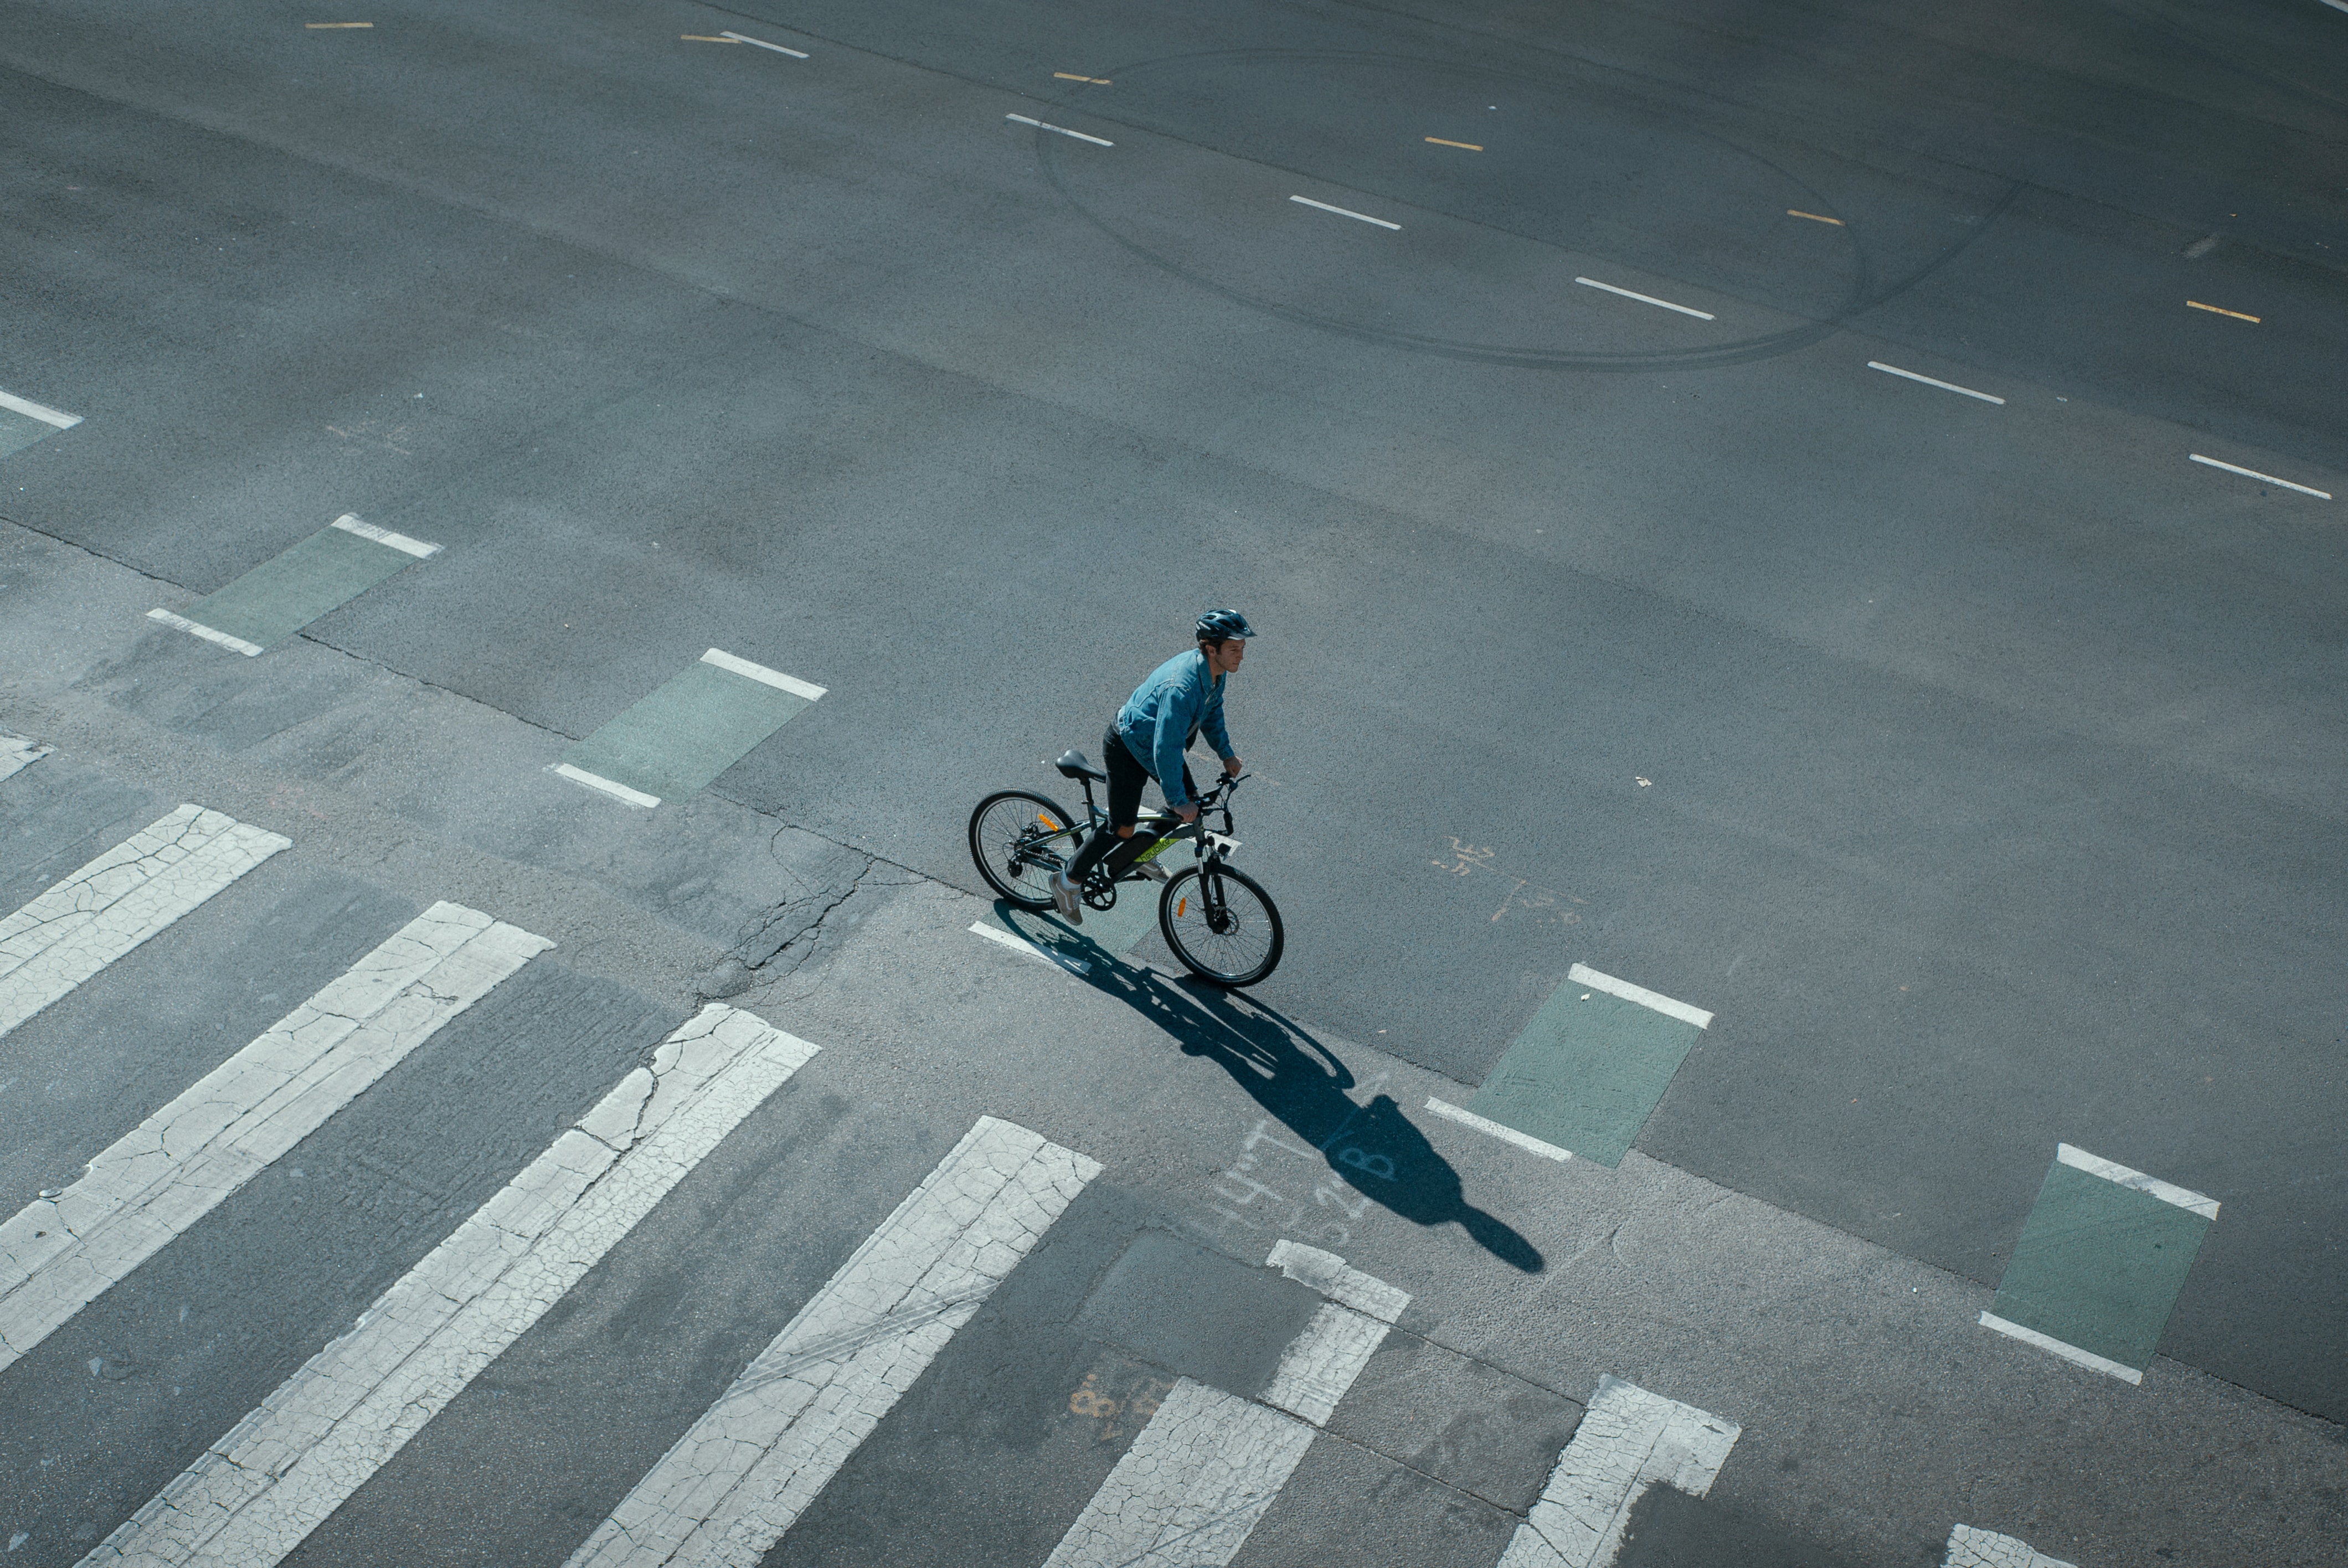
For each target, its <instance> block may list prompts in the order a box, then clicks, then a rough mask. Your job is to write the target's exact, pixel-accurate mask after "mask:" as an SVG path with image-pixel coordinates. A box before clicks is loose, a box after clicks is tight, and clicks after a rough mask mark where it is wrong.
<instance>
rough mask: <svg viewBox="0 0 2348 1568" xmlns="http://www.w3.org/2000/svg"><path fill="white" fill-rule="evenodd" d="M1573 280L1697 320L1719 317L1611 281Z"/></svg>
mask: <svg viewBox="0 0 2348 1568" xmlns="http://www.w3.org/2000/svg"><path fill="white" fill-rule="evenodd" d="M1573 281H1574V282H1577V283H1580V284H1581V286H1582V287H1583V288H1585V289H1603V290H1605V291H1606V292H1608V293H1610V294H1620V295H1622V297H1623V298H1624V299H1626V300H1636V301H1638V302H1640V303H1641V304H1643V305H1660V306H1662V307H1663V309H1664V310H1667V311H1677V312H1679V313H1680V314H1682V315H1684V316H1694V317H1695V318H1696V320H1698V321H1702V322H1710V321H1717V320H1719V319H1720V318H1719V317H1717V316H1715V315H1714V314H1713V313H1711V312H1710V311H1700V310H1697V309H1696V308H1695V307H1694V306H1693V305H1675V304H1673V303H1672V302H1671V301H1669V300H1659V299H1657V298H1655V296H1654V295H1653V294H1640V293H1633V292H1632V291H1630V290H1629V289H1618V288H1616V287H1615V286H1614V285H1613V284H1612V283H1601V282H1599V281H1598V280H1597V279H1595V278H1576V279H1574V280H1573Z"/></svg>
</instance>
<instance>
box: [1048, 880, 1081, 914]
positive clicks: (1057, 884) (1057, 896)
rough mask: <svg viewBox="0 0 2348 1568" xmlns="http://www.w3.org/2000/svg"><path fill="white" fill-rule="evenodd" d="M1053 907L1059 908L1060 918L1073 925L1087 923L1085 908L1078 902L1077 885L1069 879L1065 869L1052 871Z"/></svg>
mask: <svg viewBox="0 0 2348 1568" xmlns="http://www.w3.org/2000/svg"><path fill="white" fill-rule="evenodd" d="M1052 907H1053V908H1055V909H1057V910H1058V911H1059V912H1060V918H1062V919H1063V920H1066V922H1068V924H1070V925H1071V926H1081V925H1083V924H1084V923H1085V912H1084V909H1083V907H1081V906H1080V905H1078V904H1077V902H1076V884H1075V883H1073V882H1071V881H1069V880H1068V874H1067V873H1066V872H1065V871H1055V872H1053V873H1052Z"/></svg>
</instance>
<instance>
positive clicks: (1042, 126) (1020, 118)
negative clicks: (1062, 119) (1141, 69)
mask: <svg viewBox="0 0 2348 1568" xmlns="http://www.w3.org/2000/svg"><path fill="white" fill-rule="evenodd" d="M1003 118H1004V119H1007V120H1015V121H1016V122H1018V123H1019V124H1021V125H1032V126H1034V127H1035V128H1036V129H1037V130H1056V131H1058V132H1059V133H1060V134H1061V135H1062V136H1073V137H1075V138H1076V139H1077V140H1078V141H1088V142H1091V143H1092V144H1093V145H1094V146H1095V147H1115V146H1116V145H1117V143H1115V142H1113V141H1104V140H1102V139H1101V138H1099V137H1097V136H1086V134H1085V133H1084V132H1083V131H1080V130H1070V129H1069V128H1067V127H1066V126H1064V125H1050V124H1047V123H1045V121H1043V120H1040V119H1030V118H1027V117H1026V116H1025V115H1024V114H1007V115H1004V117H1003Z"/></svg>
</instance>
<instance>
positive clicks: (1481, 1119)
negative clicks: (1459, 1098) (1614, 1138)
mask: <svg viewBox="0 0 2348 1568" xmlns="http://www.w3.org/2000/svg"><path fill="white" fill-rule="evenodd" d="M1426 1108H1427V1109H1428V1110H1429V1111H1432V1112H1435V1113H1436V1114H1437V1116H1447V1117H1449V1118H1450V1119H1451V1120H1452V1121H1454V1122H1458V1123H1459V1124H1460V1125H1461V1126H1463V1127H1473V1128H1475V1129H1476V1131H1478V1132H1488V1133H1489V1134H1491V1135H1492V1136H1493V1137H1495V1138H1498V1140H1499V1141H1500V1142H1501V1143H1514V1144H1515V1145H1516V1146H1517V1147H1518V1148H1519V1149H1523V1150H1525V1151H1527V1152H1528V1153H1534V1154H1539V1155H1540V1157H1541V1158H1542V1159H1544V1160H1559V1161H1563V1160H1570V1159H1572V1158H1573V1151H1572V1150H1570V1149H1560V1148H1559V1147H1558V1146H1557V1145H1556V1144H1554V1143H1542V1142H1541V1141H1540V1139H1539V1138H1536V1137H1534V1136H1533V1135H1532V1134H1531V1133H1529V1132H1518V1131H1517V1130H1516V1129H1515V1128H1514V1127H1503V1126H1501V1125H1500V1124H1499V1123H1498V1122H1495V1121H1493V1120H1492V1119H1491V1118H1489V1117H1488V1116H1478V1115H1477V1114H1476V1112H1473V1111H1469V1110H1466V1109H1464V1108H1462V1107H1460V1106H1457V1105H1454V1104H1452V1103H1451V1102H1449V1101H1448V1100H1429V1101H1428V1102H1426Z"/></svg>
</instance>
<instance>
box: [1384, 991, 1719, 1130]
mask: <svg viewBox="0 0 2348 1568" xmlns="http://www.w3.org/2000/svg"><path fill="white" fill-rule="evenodd" d="M1711 1023H1712V1014H1710V1013H1708V1012H1706V1011H1704V1009H1702V1008H1694V1007H1690V1006H1689V1005H1688V1004H1687V1003H1685V1002H1683V1001H1674V1000H1673V999H1671V998H1669V997H1667V996H1663V995H1661V994H1659V993H1657V992H1655V991H1651V990H1649V989H1647V988H1646V987H1644V986H1639V985H1633V984H1632V983H1631V982H1630V981H1628V980H1623V979H1616V978H1615V977H1613V976H1612V975H1606V974H1601V973H1600V972H1599V971H1597V970H1596V969H1593V968H1590V967H1588V966H1587V965H1584V964H1576V965H1574V966H1573V968H1571V969H1570V970H1568V971H1567V973H1566V981H1565V984H1564V985H1562V986H1560V987H1559V988H1558V989H1557V990H1556V992H1555V993H1554V994H1553V995H1551V996H1550V999H1549V1000H1548V1001H1546V1002H1544V1003H1542V1004H1541V1009H1540V1011H1539V1012H1537V1013H1535V1014H1534V1015H1533V1020H1532V1022H1530V1023H1529V1024H1527V1025H1526V1026H1525V1028H1524V1032H1523V1033H1521V1034H1519V1035H1518V1036H1517V1039H1516V1042H1515V1043H1514V1044H1512V1045H1510V1046H1509V1050H1508V1054H1507V1055H1505V1056H1503V1057H1501V1058H1500V1061H1499V1064H1498V1066H1496V1067H1494V1068H1493V1069H1492V1072H1491V1076H1489V1077H1488V1078H1487V1079H1485V1080H1484V1086H1483V1087H1482V1088H1481V1089H1478V1091H1476V1098H1475V1099H1473V1100H1471V1101H1469V1102H1468V1106H1467V1109H1466V1111H1465V1112H1462V1111H1461V1110H1460V1108H1459V1107H1457V1106H1454V1105H1448V1104H1446V1103H1444V1102H1442V1101H1439V1100H1433V1101H1429V1102H1427V1109H1428V1110H1430V1111H1433V1112H1436V1113H1437V1115H1442V1116H1448V1117H1450V1118H1451V1119H1452V1120H1454V1121H1457V1122H1465V1123H1467V1124H1468V1125H1469V1126H1472V1127H1475V1128H1477V1129H1478V1131H1479V1132H1490V1133H1492V1134H1494V1135H1495V1136H1498V1137H1501V1138H1503V1139H1505V1140H1506V1141H1508V1142H1509V1143H1517V1144H1519V1145H1520V1146H1522V1147H1526V1148H1529V1149H1531V1150H1533V1151H1534V1152H1535V1153H1542V1154H1547V1155H1549V1156H1550V1157H1551V1158H1553V1159H1563V1158H1565V1157H1567V1156H1568V1155H1580V1156H1581V1158H1583V1159H1585V1160H1595V1161H1597V1162H1598V1163H1600V1164H1601V1165H1607V1166H1613V1165H1618V1164H1620V1163H1622V1156H1623V1155H1624V1154H1626V1153H1630V1150H1631V1145H1632V1143H1633V1142H1634V1141H1635V1140H1636V1139H1637V1138H1638V1136H1639V1130H1640V1129H1641V1128H1643V1127H1644V1126H1645V1125H1646V1124H1647V1118H1648V1116H1650V1115H1651V1114H1653V1112H1654V1109H1655V1106H1656V1105H1657V1104H1658V1103H1659V1102H1661V1101H1662V1100H1663V1091H1664V1090H1666V1089H1668V1088H1670V1087H1671V1083H1672V1079H1673V1075H1675V1074H1676V1073H1677V1072H1678V1071H1679V1070H1680V1063H1681V1062H1683V1061H1685V1060H1686V1059H1687V1053H1688V1050H1690V1048H1691V1047H1693V1046H1694V1044H1695V1041H1696V1037H1697V1036H1698V1035H1700V1034H1701V1033H1703V1032H1704V1030H1705V1029H1707V1028H1708V1027H1710V1025H1711ZM1511 1134H1513V1136H1512V1135H1511Z"/></svg>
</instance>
